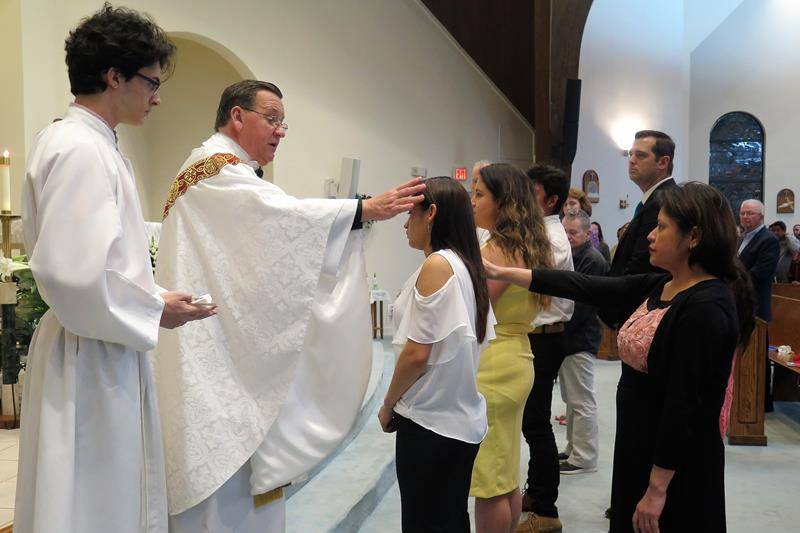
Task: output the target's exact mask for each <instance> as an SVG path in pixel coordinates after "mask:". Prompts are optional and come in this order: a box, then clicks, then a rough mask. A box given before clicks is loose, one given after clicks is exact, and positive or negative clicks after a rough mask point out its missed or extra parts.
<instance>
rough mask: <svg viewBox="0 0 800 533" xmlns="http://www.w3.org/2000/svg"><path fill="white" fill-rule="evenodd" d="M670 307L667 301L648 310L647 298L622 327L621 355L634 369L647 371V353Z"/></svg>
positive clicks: (619, 343) (620, 339) (619, 345)
mask: <svg viewBox="0 0 800 533" xmlns="http://www.w3.org/2000/svg"><path fill="white" fill-rule="evenodd" d="M668 309H669V303H668V302H667V303H666V305H664V306H656V307H655V308H653V309H650V310H648V309H647V300H645V301H644V302H642V304H641V305H640V306H639V308H638V309H636V311H634V312H633V314H632V315H631V316H630V318H628V320H627V321H626V322H625V324H624V325H623V326H622V327H621V328H620V330H619V335H617V345H618V347H619V357H620V359H622V360H623V361H624V362H625V363H627V364H628V365H629V366H631V367H633V369H634V370H638V371H639V372H645V373H647V353H648V352H649V351H650V344H651V343H652V342H653V335H655V333H656V329H658V324H659V323H660V322H661V319H662V318H664V313H666V312H667V310H668Z"/></svg>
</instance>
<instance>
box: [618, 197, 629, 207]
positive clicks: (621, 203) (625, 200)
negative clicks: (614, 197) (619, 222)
mask: <svg viewBox="0 0 800 533" xmlns="http://www.w3.org/2000/svg"><path fill="white" fill-rule="evenodd" d="M619 208H620V209H628V195H627V194H626V195H625V198H620V199H619Z"/></svg>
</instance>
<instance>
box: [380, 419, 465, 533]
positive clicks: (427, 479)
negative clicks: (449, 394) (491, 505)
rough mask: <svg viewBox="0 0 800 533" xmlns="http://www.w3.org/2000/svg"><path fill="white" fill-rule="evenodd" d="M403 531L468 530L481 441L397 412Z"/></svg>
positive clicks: (463, 531)
mask: <svg viewBox="0 0 800 533" xmlns="http://www.w3.org/2000/svg"><path fill="white" fill-rule="evenodd" d="M395 422H396V425H397V441H396V454H395V455H396V464H397V483H398V485H399V487H400V502H401V505H402V520H403V532H404V533H434V532H436V533H439V532H441V533H445V532H446V533H469V512H468V511H467V499H468V498H469V484H470V480H471V478H472V464H473V463H474V462H475V456H476V455H478V447H479V446H480V445H479V444H471V443H468V442H463V441H460V440H456V439H451V438H448V437H443V436H441V435H438V434H437V433H434V432H433V431H431V430H429V429H426V428H424V427H422V426H420V425H419V424H416V423H415V422H412V421H411V420H409V419H407V418H404V417H402V416H399V415H395Z"/></svg>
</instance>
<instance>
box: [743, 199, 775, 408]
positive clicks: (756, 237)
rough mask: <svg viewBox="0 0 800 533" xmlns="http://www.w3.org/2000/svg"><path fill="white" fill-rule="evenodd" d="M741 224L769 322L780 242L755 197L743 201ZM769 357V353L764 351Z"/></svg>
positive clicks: (761, 311) (761, 313) (760, 309)
mask: <svg viewBox="0 0 800 533" xmlns="http://www.w3.org/2000/svg"><path fill="white" fill-rule="evenodd" d="M739 223H740V224H741V225H742V228H743V229H744V235H743V236H742V242H741V244H740V245H739V259H741V260H742V264H743V265H744V268H745V269H746V270H747V271H748V272H749V273H750V278H751V279H752V281H753V287H754V288H755V292H756V316H758V317H760V318H763V319H764V320H766V321H767V322H769V321H770V320H772V280H773V278H774V277H775V270H776V269H777V268H778V259H779V258H780V244H779V243H778V238H777V237H775V235H773V234H772V233H770V231H769V230H767V228H766V227H765V226H764V204H763V203H761V201H760V200H756V199H754V198H751V199H749V200H745V201H744V202H742V205H741V206H740V208H739ZM764 356H765V357H766V354H764ZM770 365H771V363H770V361H769V359H767V372H765V374H766V386H765V388H764V393H765V401H764V410H765V411H767V412H771V411H772V410H773V406H772V387H771V386H770V384H771V381H772V380H771V374H772V372H770Z"/></svg>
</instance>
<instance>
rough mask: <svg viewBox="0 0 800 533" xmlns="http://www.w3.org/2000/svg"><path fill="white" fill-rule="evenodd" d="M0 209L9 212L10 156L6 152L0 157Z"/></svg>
mask: <svg viewBox="0 0 800 533" xmlns="http://www.w3.org/2000/svg"><path fill="white" fill-rule="evenodd" d="M0 209H2V210H3V211H7V212H9V213H10V212H11V156H10V155H9V153H8V150H6V151H4V152H3V157H0Z"/></svg>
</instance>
